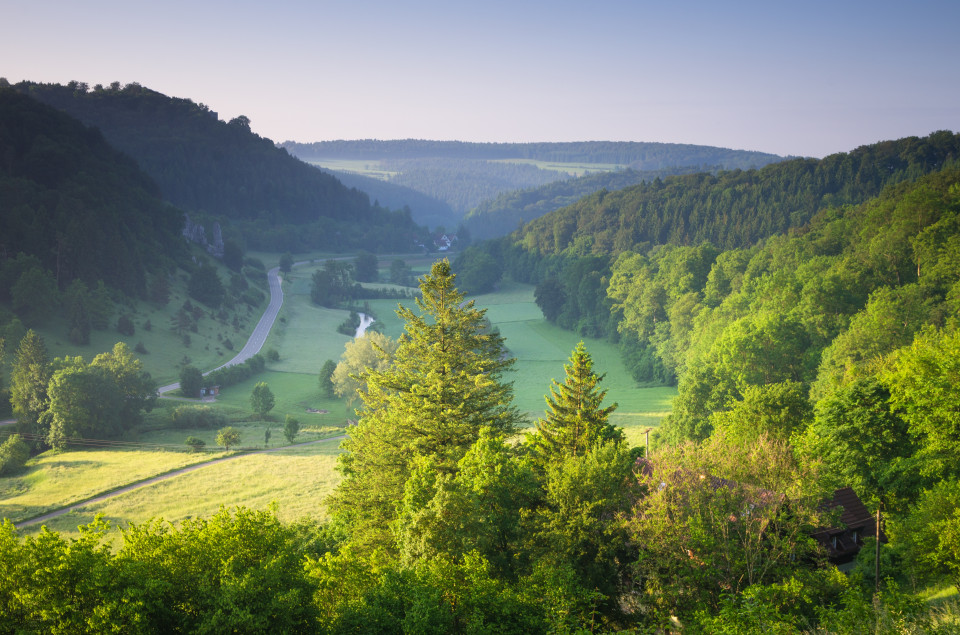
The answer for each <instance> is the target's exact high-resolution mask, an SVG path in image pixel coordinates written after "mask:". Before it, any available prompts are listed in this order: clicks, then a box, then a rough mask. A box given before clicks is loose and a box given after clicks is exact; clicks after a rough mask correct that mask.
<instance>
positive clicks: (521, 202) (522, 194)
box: [463, 166, 703, 241]
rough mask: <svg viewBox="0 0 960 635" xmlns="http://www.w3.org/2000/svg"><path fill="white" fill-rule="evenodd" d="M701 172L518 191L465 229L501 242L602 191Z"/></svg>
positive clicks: (593, 179)
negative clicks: (541, 219)
mask: <svg viewBox="0 0 960 635" xmlns="http://www.w3.org/2000/svg"><path fill="white" fill-rule="evenodd" d="M701 171H703V170H701V169H700V168H699V167H693V166H690V167H686V168H665V169H663V170H648V171H643V172H640V171H637V170H634V169H632V168H628V169H626V170H616V171H613V172H598V173H592V174H587V175H585V176H581V177H578V178H574V179H566V180H563V181H554V182H552V183H549V184H547V185H543V186H541V187H537V188H530V189H525V190H514V191H512V192H506V193H503V194H500V195H499V196H497V197H496V198H494V199H488V200H485V201H482V202H481V203H480V204H479V205H478V206H477V207H475V208H474V209H473V210H471V211H470V212H469V213H468V214H467V216H466V217H465V218H464V219H463V226H464V227H465V228H466V229H467V230H468V231H469V232H470V236H471V238H472V239H473V240H474V241H476V240H486V239H489V238H498V237H500V236H505V235H507V234H509V233H510V232H512V231H514V230H516V229H517V228H518V227H520V226H521V225H522V224H523V223H527V222H529V221H531V220H533V219H535V218H539V217H541V216H543V215H545V214H548V213H550V212H552V211H555V210H558V209H560V208H562V207H567V206H568V205H573V204H574V203H576V202H577V201H578V200H580V199H581V198H583V197H585V196H587V195H589V194H593V193H594V192H597V191H600V190H621V189H623V188H626V187H630V186H632V185H637V184H639V183H643V182H646V181H653V180H655V179H664V178H666V177H668V176H673V175H677V174H691V173H696V172H701Z"/></svg>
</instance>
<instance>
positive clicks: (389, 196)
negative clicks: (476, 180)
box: [326, 170, 461, 228]
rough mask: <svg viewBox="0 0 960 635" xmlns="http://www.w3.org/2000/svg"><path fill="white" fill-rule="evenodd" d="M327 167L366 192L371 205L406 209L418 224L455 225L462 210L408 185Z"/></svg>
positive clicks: (345, 183) (432, 226) (342, 179)
mask: <svg viewBox="0 0 960 635" xmlns="http://www.w3.org/2000/svg"><path fill="white" fill-rule="evenodd" d="M326 171H327V172H330V173H331V174H333V175H334V176H335V177H337V179H338V180H339V181H340V182H341V183H343V184H344V185H346V186H347V187H350V188H354V189H357V190H360V191H361V192H365V193H366V194H367V196H369V197H370V200H371V201H373V202H374V205H382V206H383V207H387V208H389V209H399V210H406V209H409V210H410V217H411V218H412V219H413V221H414V222H415V223H416V224H418V225H423V226H425V227H430V228H435V227H449V228H454V227H456V226H457V224H458V223H459V222H460V217H461V214H458V213H457V212H454V211H453V208H452V207H450V204H449V203H446V202H444V201H441V200H440V199H438V198H434V197H433V196H430V195H429V194H424V193H423V192H420V191H418V190H415V189H413V188H411V187H406V186H404V185H399V184H397V183H391V182H389V181H384V180H382V179H378V178H374V177H372V176H363V175H361V174H356V173H353V172H343V171H338V170H326Z"/></svg>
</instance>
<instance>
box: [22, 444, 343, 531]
mask: <svg viewBox="0 0 960 635" xmlns="http://www.w3.org/2000/svg"><path fill="white" fill-rule="evenodd" d="M345 437H346V435H344V434H341V435H339V436H335V437H327V438H326V439H316V440H315V441H306V442H304V443H295V444H293V445H284V446H280V447H277V448H267V449H264V450H254V451H252V452H242V453H238V454H234V455H232V456H225V457H223V458H219V459H212V460H210V461H204V462H203V463H194V464H193V465H188V466H187V467H182V468H180V469H177V470H174V471H172V472H167V473H165V474H161V475H159V476H153V477H151V478H148V479H145V480H142V481H137V482H136V483H131V484H130V485H123V486H121V487H119V488H117V489H114V490H110V491H109V492H106V493H104V494H98V495H97V496H93V497H92V498H88V499H86V500H83V501H80V502H79V503H73V504H71V505H67V506H66V507H61V508H60V509H55V510H53V511H51V512H46V513H44V514H41V515H40V516H34V517H33V518H28V519H26V520H22V521H20V522H19V523H16V527H17V529H21V528H23V527H29V526H31V525H36V524H39V523H43V522H46V521H48V520H51V519H53V518H57V517H58V516H63V515H64V514H69V513H70V512H72V511H76V510H78V509H82V508H84V507H86V506H87V505H92V504H94V503H99V502H101V501H105V500H109V499H111V498H115V497H117V496H120V495H121V494H126V493H127V492H132V491H133V490H136V489H140V488H141V487H147V486H148V485H153V484H154V483H159V482H161V481H166V480H169V479H171V478H176V477H178V476H181V475H183V474H187V473H189V472H193V471H196V470H199V469H202V468H205V467H210V466H211V465H216V464H218V463H223V462H225V461H232V460H234V459H239V458H241V457H244V456H250V455H252V454H266V453H268V452H279V451H281V450H289V449H290V448H297V447H302V446H305V445H313V444H315V443H323V442H324V441H332V440H336V439H343V438H345Z"/></svg>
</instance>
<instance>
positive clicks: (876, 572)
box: [873, 505, 880, 593]
mask: <svg viewBox="0 0 960 635" xmlns="http://www.w3.org/2000/svg"><path fill="white" fill-rule="evenodd" d="M873 575H874V577H876V583H877V585H876V592H877V593H880V506H879V505H877V553H876V556H874V562H873Z"/></svg>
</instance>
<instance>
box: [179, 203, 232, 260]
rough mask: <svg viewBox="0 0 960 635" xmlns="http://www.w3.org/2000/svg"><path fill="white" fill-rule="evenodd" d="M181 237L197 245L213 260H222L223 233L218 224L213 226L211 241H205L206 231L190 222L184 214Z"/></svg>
mask: <svg viewBox="0 0 960 635" xmlns="http://www.w3.org/2000/svg"><path fill="white" fill-rule="evenodd" d="M183 217H184V224H183V237H184V238H186V239H187V240H189V241H190V242H192V243H197V244H198V245H201V246H203V248H204V249H206V250H207V253H208V254H210V255H211V256H213V257H215V258H223V232H222V231H221V230H220V223H214V224H213V232H212V233H213V240H212V241H209V240H207V230H206V228H204V226H203V225H201V224H200V223H194V222H193V221H192V220H190V215H189V214H184V215H183Z"/></svg>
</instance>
